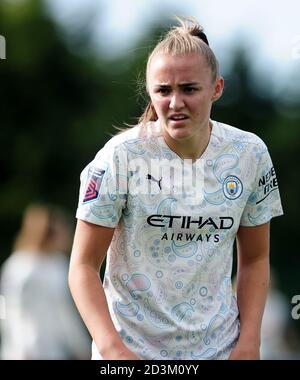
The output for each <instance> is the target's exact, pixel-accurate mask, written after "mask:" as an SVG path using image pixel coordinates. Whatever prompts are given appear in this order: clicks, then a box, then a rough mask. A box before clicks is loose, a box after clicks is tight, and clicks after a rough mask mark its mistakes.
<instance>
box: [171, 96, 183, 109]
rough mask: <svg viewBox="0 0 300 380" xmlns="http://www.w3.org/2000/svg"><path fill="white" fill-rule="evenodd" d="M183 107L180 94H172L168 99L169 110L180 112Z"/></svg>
mask: <svg viewBox="0 0 300 380" xmlns="http://www.w3.org/2000/svg"><path fill="white" fill-rule="evenodd" d="M183 107H184V101H183V98H182V96H181V94H179V93H175V92H174V93H173V94H172V96H171V99H170V104H169V108H170V109H172V110H174V111H178V110H181V109H182V108H183Z"/></svg>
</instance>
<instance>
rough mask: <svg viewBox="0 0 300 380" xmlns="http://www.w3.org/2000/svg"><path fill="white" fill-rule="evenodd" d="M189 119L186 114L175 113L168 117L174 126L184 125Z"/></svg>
mask: <svg viewBox="0 0 300 380" xmlns="http://www.w3.org/2000/svg"><path fill="white" fill-rule="evenodd" d="M188 119H189V117H188V116H187V115H186V114H184V113H176V114H175V113H174V114H172V115H170V116H169V117H168V120H170V121H171V122H172V124H176V125H177V124H183V123H184V122H185V121H186V120H188Z"/></svg>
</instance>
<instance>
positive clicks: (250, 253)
mask: <svg viewBox="0 0 300 380" xmlns="http://www.w3.org/2000/svg"><path fill="white" fill-rule="evenodd" d="M269 236H270V222H268V223H264V224H261V225H259V226H255V227H245V226H240V227H239V230H238V232H237V249H238V260H239V262H242V263H243V262H251V261H253V260H257V259H260V258H264V257H268V255H269Z"/></svg>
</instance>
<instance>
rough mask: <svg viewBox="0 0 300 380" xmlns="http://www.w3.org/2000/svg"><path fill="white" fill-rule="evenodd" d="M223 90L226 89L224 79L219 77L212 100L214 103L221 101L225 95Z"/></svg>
mask: <svg viewBox="0 0 300 380" xmlns="http://www.w3.org/2000/svg"><path fill="white" fill-rule="evenodd" d="M223 89H224V78H223V77H221V76H219V77H217V79H216V82H215V84H214V94H213V96H212V98H211V100H212V101H213V102H214V101H216V100H218V99H220V97H221V96H222V94H223Z"/></svg>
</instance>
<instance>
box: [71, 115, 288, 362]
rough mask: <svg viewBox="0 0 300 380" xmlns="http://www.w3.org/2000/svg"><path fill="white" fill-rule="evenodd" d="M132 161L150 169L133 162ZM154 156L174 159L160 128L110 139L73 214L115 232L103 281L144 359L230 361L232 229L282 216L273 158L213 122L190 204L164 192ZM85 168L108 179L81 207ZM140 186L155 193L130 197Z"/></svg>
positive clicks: (126, 337)
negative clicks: (199, 191) (198, 190)
mask: <svg viewBox="0 0 300 380" xmlns="http://www.w3.org/2000/svg"><path fill="white" fill-rule="evenodd" d="M136 159H138V161H137V162H139V163H140V162H143V160H144V161H145V162H146V163H147V170H142V168H141V167H140V166H139V165H130V163H132V162H134V160H136ZM153 159H156V160H157V159H158V160H159V161H155V162H156V163H159V162H161V163H163V165H166V163H167V162H168V161H171V160H173V159H177V160H178V156H177V155H176V154H175V153H174V152H173V151H171V150H170V149H169V147H168V146H167V145H166V143H165V142H164V140H163V138H162V135H161V130H160V126H159V123H158V122H156V123H149V124H147V125H139V126H137V127H135V128H132V129H131V130H129V131H126V132H124V133H122V134H121V135H117V136H115V137H114V138H112V139H111V140H110V141H109V142H108V143H107V144H106V145H105V147H104V148H103V149H102V150H101V151H100V152H99V153H98V154H97V156H96V158H95V159H94V161H93V162H92V163H91V164H90V165H88V166H87V168H86V169H85V170H84V171H83V173H82V176H81V180H82V187H81V191H80V199H79V206H78V210H77V217H78V218H79V219H83V220H86V221H88V222H91V223H95V224H98V225H102V226H106V227H113V228H116V230H115V234H114V237H113V240H112V243H111V245H110V248H109V250H108V254H107V264H106V272H105V277H104V290H105V294H106V297H107V301H108V306H109V309H110V312H111V316H112V319H113V322H114V324H115V326H116V328H117V330H118V331H119V334H120V337H121V338H122V340H123V341H124V343H125V344H126V345H127V346H128V347H129V349H131V350H132V351H133V352H135V353H136V354H137V355H139V356H140V357H141V358H143V359H150V360H152V359H155V360H164V359H168V360H184V359H192V360H207V359H227V358H228V357H229V355H230V352H231V350H232V348H233V347H234V345H235V344H236V341H237V338H238V335H239V320H238V314H239V313H238V308H237V302H236V298H235V296H234V294H233V291H232V285H231V271H232V252H233V244H234V239H235V236H236V232H237V230H238V228H239V226H240V225H243V226H256V225H260V224H263V223H266V222H267V221H269V220H270V219H271V218H272V217H274V216H277V215H281V214H282V208H281V202H280V196H279V191H278V185H277V179H276V175H275V171H274V168H273V165H272V161H271V158H270V156H269V153H268V150H267V148H266V146H265V144H264V143H263V142H262V141H261V140H260V139H259V138H258V137H257V136H255V135H253V134H251V133H248V132H244V131H241V130H238V129H236V128H234V127H231V126H228V125H225V124H221V123H218V122H215V121H213V129H212V134H211V138H210V142H209V145H208V147H207V149H206V151H205V152H204V153H203V155H202V157H201V158H200V159H201V160H203V163H204V194H203V198H202V199H199V202H195V203H193V204H189V203H188V202H184V201H183V200H184V197H185V194H184V193H183V194H174V193H170V194H166V193H163V192H162V190H163V189H165V188H166V186H169V184H170V183H172V181H173V183H174V184H175V185H177V183H176V178H175V177H174V178H173V177H172V178H166V177H165V176H164V175H161V173H162V172H159V170H160V168H159V167H158V166H159V164H157V165H158V166H157V167H155V168H152V169H151V160H153ZM90 166H92V167H93V168H96V170H99V171H100V172H101V170H105V175H104V176H103V178H102V182H101V186H100V187H99V186H98V187H97V189H96V190H97V191H98V188H99V194H97V197H95V199H94V195H93V194H92V196H90V197H89V201H88V202H87V201H85V199H86V198H85V197H86V189H87V181H88V171H89V167H90ZM145 173H146V174H145ZM142 176H144V177H145V178H140V177H142ZM174 179H175V181H174ZM139 180H141V181H142V180H144V181H145V180H146V183H147V181H148V183H150V184H151V185H153V188H155V189H156V190H157V191H156V192H155V193H151V194H142V193H133V192H128V191H129V190H128V189H132V188H133V187H131V186H132V184H133V185H134V184H136V183H138V181H139ZM134 181H135V182H134ZM158 181H160V182H159V185H158ZM90 187H91V186H90ZM88 189H89V188H88ZM92 190H93V188H92ZM89 194H90V193H88V196H89Z"/></svg>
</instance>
